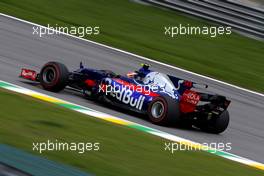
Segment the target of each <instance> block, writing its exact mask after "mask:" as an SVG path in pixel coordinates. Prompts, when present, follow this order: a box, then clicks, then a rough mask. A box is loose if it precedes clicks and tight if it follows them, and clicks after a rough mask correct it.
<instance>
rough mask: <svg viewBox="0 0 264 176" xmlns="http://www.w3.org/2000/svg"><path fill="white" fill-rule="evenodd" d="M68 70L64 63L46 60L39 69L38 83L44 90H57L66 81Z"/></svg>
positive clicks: (61, 88)
mask: <svg viewBox="0 0 264 176" xmlns="http://www.w3.org/2000/svg"><path fill="white" fill-rule="evenodd" d="M68 77H69V71H68V69H67V67H66V66H65V65H64V64H61V63H59V62H48V63H46V64H45V65H44V66H43V67H42V69H41V71H40V84H41V85H42V87H43V88H44V89H45V90H48V91H52V92H59V91H61V90H63V89H64V88H65V87H66V86H67V83H68Z"/></svg>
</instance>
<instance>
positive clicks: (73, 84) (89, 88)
mask: <svg viewBox="0 0 264 176" xmlns="http://www.w3.org/2000/svg"><path fill="white" fill-rule="evenodd" d="M149 67H150V66H149V65H147V64H142V67H141V68H140V69H139V70H137V71H135V72H129V73H128V74H127V75H118V74H116V73H114V72H113V71H109V70H97V69H92V68H85V67H84V66H83V64H82V63H80V68H78V69H77V70H75V71H72V72H69V71H68V69H67V67H66V66H65V65H64V64H62V63H58V62H48V63H46V64H45V65H44V66H43V67H42V69H41V71H40V73H37V72H36V71H34V70H30V69H25V68H23V69H22V70H21V74H20V77H22V78H24V79H28V80H31V81H35V82H39V83H40V84H41V85H42V87H43V88H44V89H45V90H48V91H52V92H59V91H61V90H63V89H64V88H65V87H66V86H68V87H70V88H72V89H74V90H77V91H80V92H82V93H83V95H84V96H85V97H87V98H88V99H92V100H95V101H101V102H105V103H107V104H110V105H113V106H117V107H120V108H123V109H128V110H130V111H134V112H137V113H141V114H145V115H146V116H147V117H148V118H149V119H150V121H151V122H153V123H155V124H158V125H166V124H176V125H187V126H194V127H196V128H199V129H201V130H203V131H207V132H210V133H221V132H223V131H224V130H225V129H226V128H227V126H228V123H229V113H228V111H227V108H228V106H229V104H230V101H229V100H227V99H226V97H224V96H221V95H215V94H208V93H204V91H203V92H201V91H198V90H201V89H202V88H204V89H206V88H207V87H208V86H207V85H205V84H198V83H195V82H192V81H189V80H184V79H181V78H178V77H175V76H172V75H168V74H164V73H160V72H157V71H153V70H150V69H149Z"/></svg>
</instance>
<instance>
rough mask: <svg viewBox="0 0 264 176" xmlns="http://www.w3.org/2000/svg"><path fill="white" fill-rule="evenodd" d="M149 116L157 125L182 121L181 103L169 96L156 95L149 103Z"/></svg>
mask: <svg viewBox="0 0 264 176" xmlns="http://www.w3.org/2000/svg"><path fill="white" fill-rule="evenodd" d="M148 116H149V119H150V121H151V122H152V123H154V124H157V125H166V124H173V123H177V122H179V121H180V110H179V103H178V102H177V101H176V100H174V99H172V98H171V97H169V96H160V97H156V98H154V99H153V101H152V102H151V103H150V104H149V107H148Z"/></svg>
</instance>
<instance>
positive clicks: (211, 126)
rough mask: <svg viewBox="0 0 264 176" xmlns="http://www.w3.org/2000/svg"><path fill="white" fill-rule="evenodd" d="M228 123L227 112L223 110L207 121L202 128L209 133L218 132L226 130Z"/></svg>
mask: <svg viewBox="0 0 264 176" xmlns="http://www.w3.org/2000/svg"><path fill="white" fill-rule="evenodd" d="M228 124H229V113H228V111H227V110H225V111H224V112H222V114H221V115H220V116H219V117H218V118H215V119H212V120H210V121H208V122H207V124H206V125H204V126H203V127H202V130H204V131H206V132H209V133H214V134H219V133H222V132H224V131H225V130H226V128H227V127H228Z"/></svg>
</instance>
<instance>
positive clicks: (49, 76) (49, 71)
mask: <svg viewBox="0 0 264 176" xmlns="http://www.w3.org/2000/svg"><path fill="white" fill-rule="evenodd" d="M55 78H56V72H55V69H54V68H52V67H48V68H46V69H45V70H44V72H43V81H44V82H46V83H48V84H49V83H52V82H53V81H54V80H55Z"/></svg>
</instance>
